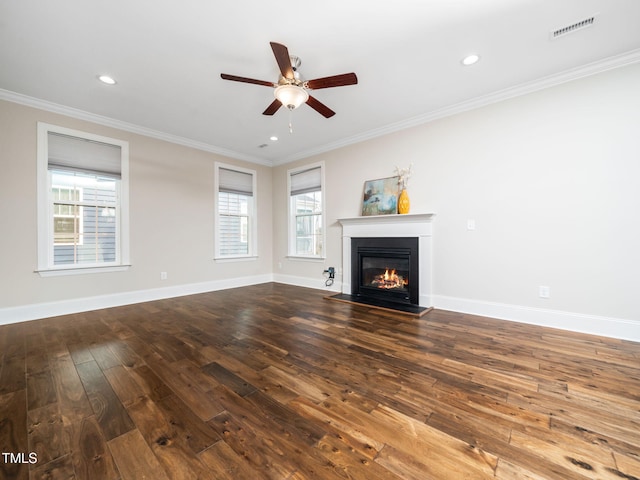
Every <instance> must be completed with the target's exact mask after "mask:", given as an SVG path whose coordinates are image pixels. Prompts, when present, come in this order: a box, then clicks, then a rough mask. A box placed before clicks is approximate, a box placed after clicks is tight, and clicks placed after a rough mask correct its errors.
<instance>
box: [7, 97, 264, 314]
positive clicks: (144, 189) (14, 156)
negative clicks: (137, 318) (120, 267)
mask: <svg viewBox="0 0 640 480" xmlns="http://www.w3.org/2000/svg"><path fill="white" fill-rule="evenodd" d="M37 122H46V123H51V124H55V125H59V126H63V127H68V128H73V129H77V130H81V131H86V132H91V133H95V134H99V135H105V136H109V137H112V138H118V139H121V140H126V141H128V142H129V149H130V167H129V168H130V170H129V171H130V232H131V236H130V238H131V263H132V267H131V268H130V269H129V270H128V271H126V272H113V273H100V274H91V275H71V276H58V277H48V278H41V277H40V275H39V274H37V273H34V270H35V269H36V266H37V256H36V254H37V247H36V236H37V235H36V232H37V230H36V228H37V218H36V125H37ZM0 145H1V150H2V151H1V153H0V165H1V167H2V168H1V169H0V172H2V173H1V174H0V175H1V176H0V199H1V201H0V218H3V219H4V221H3V224H2V227H1V231H2V235H0V272H1V274H0V287H1V288H0V310H1V309H3V308H7V307H15V306H24V305H31V304H40V303H49V302H64V301H66V300H69V299H78V298H85V297H95V296H105V295H106V296H108V295H116V298H117V295H118V294H122V293H130V292H140V291H148V290H154V289H165V293H166V294H169V295H170V294H171V293H172V292H177V293H179V292H180V291H181V290H180V289H179V288H178V287H180V286H185V285H194V284H196V285H197V284H204V285H205V286H206V285H207V284H211V282H216V286H222V285H224V281H225V280H226V279H233V278H242V277H252V278H253V277H256V276H260V275H263V276H264V275H270V274H271V268H272V263H273V262H272V243H271V239H272V221H271V211H272V208H271V198H272V192H271V168H269V167H265V166H259V165H254V164H248V163H245V162H240V161H237V160H233V159H229V158H224V157H221V156H219V155H214V154H211V153H207V152H203V151H199V150H195V149H192V148H187V147H183V146H179V145H175V144H171V143H168V142H164V141H160V140H155V139H151V138H148V137H145V136H141V135H136V134H132V133H128V132H123V131H119V130H115V129H112V128H107V127H104V126H100V125H95V124H92V123H88V122H84V121H81V120H77V119H72V118H69V117H65V116H62V115H57V114H54V113H50V112H46V111H42V110H37V109H34V108H30V107H26V106H22V105H18V104H15V103H10V102H2V101H0ZM215 161H222V162H225V163H229V164H234V165H239V166H243V167H247V168H251V169H254V170H256V171H257V179H258V185H257V192H258V203H259V207H258V213H259V217H258V229H259V230H258V231H259V242H258V259H257V260H255V261H241V262H228V263H219V262H214V261H213V255H214V228H213V215H214V204H213V202H214V163H215ZM161 271H163V272H167V274H168V278H167V280H164V281H161V280H160V272H161ZM172 288H173V289H174V290H171V289H172ZM132 298H134V299H135V295H133V296H132ZM116 301H117V300H116ZM9 320H10V319H9Z"/></svg>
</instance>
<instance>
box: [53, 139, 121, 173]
mask: <svg viewBox="0 0 640 480" xmlns="http://www.w3.org/2000/svg"><path fill="white" fill-rule="evenodd" d="M48 148H49V158H48V166H49V169H50V170H72V171H76V172H84V173H92V174H95V175H106V176H109V177H113V178H120V177H121V173H122V170H121V168H122V167H121V165H120V163H121V158H122V152H121V148H120V146H119V145H112V144H107V143H102V142H97V141H94V140H89V139H85V138H79V137H72V136H69V135H64V134H61V133H55V132H49V133H48Z"/></svg>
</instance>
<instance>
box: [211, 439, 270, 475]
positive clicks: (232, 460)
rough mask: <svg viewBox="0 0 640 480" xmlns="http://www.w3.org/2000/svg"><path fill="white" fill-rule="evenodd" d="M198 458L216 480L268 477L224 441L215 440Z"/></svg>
mask: <svg viewBox="0 0 640 480" xmlns="http://www.w3.org/2000/svg"><path fill="white" fill-rule="evenodd" d="M200 458H201V459H202V461H203V462H204V463H205V464H206V465H207V467H208V468H209V470H210V471H211V472H212V473H213V474H214V475H215V478H216V479H217V480H238V479H241V478H251V479H254V480H266V479H268V478H269V477H268V476H267V475H265V474H264V473H262V472H261V471H260V470H256V469H254V468H252V467H251V466H250V465H249V463H248V462H247V461H246V460H245V459H244V457H242V456H241V455H238V454H237V453H236V452H235V451H234V450H233V449H232V448H231V447H230V446H229V445H228V444H227V443H225V442H224V441H221V442H217V443H215V444H214V445H212V446H211V447H210V448H207V449H206V450H205V451H204V452H202V453H200Z"/></svg>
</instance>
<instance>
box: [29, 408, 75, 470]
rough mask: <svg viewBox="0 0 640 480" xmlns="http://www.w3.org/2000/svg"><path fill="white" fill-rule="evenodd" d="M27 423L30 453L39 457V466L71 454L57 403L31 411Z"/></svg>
mask: <svg viewBox="0 0 640 480" xmlns="http://www.w3.org/2000/svg"><path fill="white" fill-rule="evenodd" d="M27 421H28V424H27V431H28V435H29V452H34V453H35V454H36V455H37V457H38V465H44V464H47V463H49V462H51V461H54V460H57V459H59V458H61V457H64V456H68V455H69V454H70V453H71V446H70V445H69V442H68V441H67V439H66V437H65V429H64V424H63V422H62V416H61V415H60V412H59V407H58V404H57V403H53V404H49V405H47V406H45V407H41V408H38V409H35V410H30V411H29V412H28V418H27Z"/></svg>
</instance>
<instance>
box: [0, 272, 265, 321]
mask: <svg viewBox="0 0 640 480" xmlns="http://www.w3.org/2000/svg"><path fill="white" fill-rule="evenodd" d="M272 281H273V275H271V274H266V275H256V276H251V277H239V278H226V279H224V280H212V281H210V282H201V283H190V284H186V285H175V286H171V287H164V288H154V289H150V290H137V291H133V292H122V293H114V294H110V295H99V296H94V297H85V298H74V299H70V300H60V301H56V302H46V303H37V304H32V305H23V306H18V307H9V308H0V325H6V324H9V323H17V322H24V321H27V320H37V319H39V318H47V317H56V316H58V315H69V314H72V313H79V312H88V311H90V310H98V309H101V308H110V307H119V306H122V305H130V304H132V303H141V302H150V301H152V300H162V299H164V298H172V297H181V296H183V295H193V294H196V293H206V292H214V291H217V290H226V289H229V288H236V287H245V286H248V285H257V284H259V283H266V282H272Z"/></svg>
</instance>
